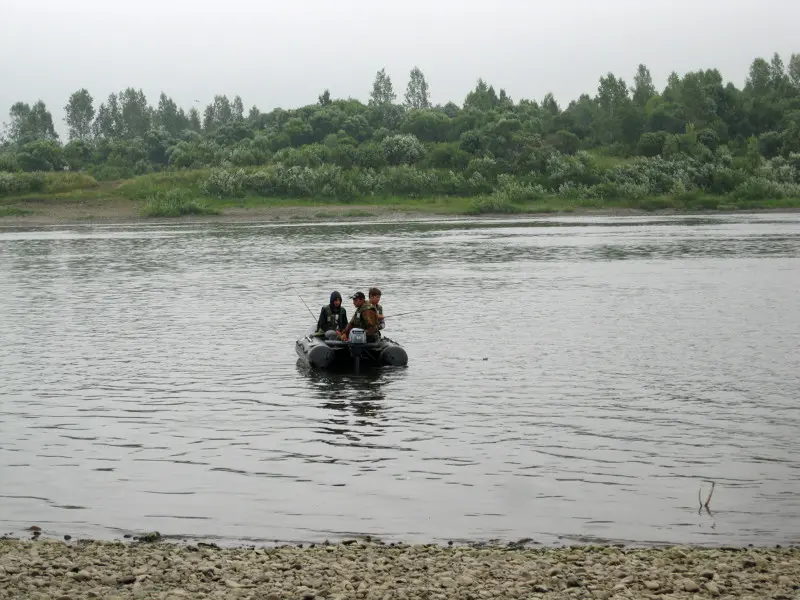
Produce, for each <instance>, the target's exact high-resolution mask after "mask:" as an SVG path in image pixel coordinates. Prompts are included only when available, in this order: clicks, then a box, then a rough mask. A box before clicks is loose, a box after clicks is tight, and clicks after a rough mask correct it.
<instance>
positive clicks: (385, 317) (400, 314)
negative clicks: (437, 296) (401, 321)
mask: <svg viewBox="0 0 800 600" xmlns="http://www.w3.org/2000/svg"><path fill="white" fill-rule="evenodd" d="M416 312H417V311H415V310H412V311H411V312H404V313H399V314H396V315H384V317H383V318H384V319H388V318H389V317H405V316H406V315H413V314H414V313H416Z"/></svg>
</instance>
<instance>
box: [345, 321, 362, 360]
mask: <svg viewBox="0 0 800 600" xmlns="http://www.w3.org/2000/svg"><path fill="white" fill-rule="evenodd" d="M347 341H348V342H349V343H350V353H351V354H352V353H353V350H357V351H358V354H361V352H362V351H363V350H364V346H366V345H367V334H366V332H365V331H364V330H363V329H358V328H357V327H354V328H353V329H351V330H350V337H349V338H348V339H347ZM354 356H355V355H354Z"/></svg>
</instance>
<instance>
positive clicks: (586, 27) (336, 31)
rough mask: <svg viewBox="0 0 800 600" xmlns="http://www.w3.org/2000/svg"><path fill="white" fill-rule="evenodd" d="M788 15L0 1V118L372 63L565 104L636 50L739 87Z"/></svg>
mask: <svg viewBox="0 0 800 600" xmlns="http://www.w3.org/2000/svg"><path fill="white" fill-rule="evenodd" d="M798 23H800V2H798V1H797V0H761V1H758V2H756V1H755V0H735V1H733V0H671V1H670V2H658V3H656V2H645V1H643V0H558V1H556V0H546V1H542V0H492V1H482V2H478V1H476V0H425V1H423V0H405V1H404V2H387V1H385V0H383V1H381V0H371V1H367V0H294V1H292V2H288V1H287V2H278V1H275V0H271V1H270V0H225V1H224V2H222V1H214V2H209V1H207V0H137V1H136V2H133V1H129V0H102V1H101V0H70V1H69V2H64V1H63V0H0V122H4V121H7V120H8V109H9V108H10V107H11V105H12V104H13V103H14V102H17V101H24V102H28V103H29V104H33V103H34V102H36V101H37V100H39V99H41V100H43V101H44V102H45V103H46V104H47V106H48V108H49V109H50V110H51V112H52V113H53V118H54V121H55V124H56V129H57V131H59V133H60V134H61V135H62V136H63V135H64V133H65V131H66V127H65V125H64V122H63V117H64V111H63V106H64V104H66V102H67V99H68V98H69V96H70V94H71V93H72V92H74V91H75V90H77V89H80V88H82V87H85V88H86V89H88V90H89V92H90V93H91V94H92V96H93V97H94V99H95V108H96V107H97V106H98V105H99V104H100V102H101V101H103V100H104V99H105V98H107V97H108V94H109V93H111V92H119V91H121V90H123V89H125V88H126V87H128V86H131V87H134V88H136V89H139V88H141V89H142V90H143V91H144V93H145V95H146V96H147V98H148V101H149V102H150V104H152V105H154V106H155V105H157V103H158V96H159V94H160V93H161V92H162V91H163V92H165V93H166V94H167V95H169V96H171V97H172V98H173V99H174V100H175V101H176V102H177V103H178V105H179V106H182V107H184V108H185V109H187V110H188V109H189V108H191V107H192V106H198V108H200V109H201V111H202V108H203V107H204V106H205V105H206V104H208V103H210V102H211V101H212V99H213V97H214V95H215V94H227V95H228V97H229V98H230V99H231V100H232V99H233V97H234V96H235V95H237V94H239V95H240V96H241V97H242V100H243V101H244V105H245V107H246V109H249V107H250V106H253V105H254V104H255V105H256V106H258V108H259V109H260V110H261V111H262V112H268V111H269V110H272V109H273V108H275V107H282V108H292V107H297V106H302V105H305V104H311V103H313V102H316V100H317V96H318V95H319V94H320V93H321V92H322V91H323V90H324V89H325V88H328V89H330V92H331V95H332V96H333V97H334V98H337V97H353V98H358V99H360V100H362V101H366V100H367V99H368V97H369V92H370V90H371V88H372V81H373V79H374V77H375V73H376V71H378V70H379V69H381V68H385V69H386V72H387V74H388V75H389V76H390V77H391V78H392V82H393V84H394V89H395V92H396V93H397V96H398V100H401V99H402V97H403V93H404V91H405V87H406V84H407V82H408V73H409V71H410V70H411V69H412V68H413V67H414V66H418V67H419V68H420V69H421V70H422V72H423V73H424V74H425V77H426V80H427V82H428V85H429V88H430V95H431V100H432V101H433V102H434V103H442V104H444V103H446V102H448V101H450V100H452V101H454V102H456V103H457V104H459V105H460V104H461V103H462V102H463V100H464V97H465V96H466V94H467V92H469V90H470V89H472V88H473V87H474V86H475V83H476V81H477V79H478V78H479V77H482V78H483V79H484V80H486V81H487V82H488V83H490V84H491V85H493V86H494V87H495V89H496V90H498V91H499V90H500V88H504V89H505V90H506V92H507V93H508V94H509V95H510V96H511V98H512V99H513V100H515V101H518V100H519V99H521V98H529V99H535V100H541V99H542V98H543V97H544V95H545V94H546V93H548V92H552V93H553V95H554V96H555V98H556V100H557V101H558V103H559V105H561V106H562V107H565V106H566V105H567V104H568V103H569V101H570V100H573V99H576V98H577V97H578V96H579V95H580V94H582V93H589V94H591V95H594V94H595V93H596V91H597V84H598V79H599V78H600V76H602V75H604V74H606V73H608V72H613V73H614V74H615V75H618V76H622V77H623V78H624V79H625V80H626V81H627V82H628V83H629V84H631V83H632V82H633V75H634V73H635V72H636V68H637V66H638V65H639V63H644V64H645V65H647V66H648V68H649V69H650V72H651V73H652V75H653V80H654V83H655V84H656V87H657V88H659V89H661V88H663V86H664V84H665V82H666V79H667V76H668V75H669V73H670V72H671V71H676V72H677V73H678V74H683V73H685V72H687V71H693V70H698V69H707V68H718V69H719V70H720V71H721V73H722V75H723V77H724V78H725V80H726V81H732V82H733V83H735V84H736V85H737V86H739V87H741V86H742V85H743V84H744V80H745V78H746V76H747V71H748V69H749V66H750V63H751V62H752V61H753V59H754V58H756V57H763V58H766V59H767V60H769V59H770V58H771V57H772V55H773V53H775V52H777V53H778V54H780V55H781V56H782V58H783V60H784V62H786V63H788V61H789V57H790V55H791V54H792V53H793V52H794V53H800V37H798V36H797V30H798ZM195 101H197V103H196V102H195Z"/></svg>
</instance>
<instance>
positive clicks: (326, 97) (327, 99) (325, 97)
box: [317, 88, 331, 106]
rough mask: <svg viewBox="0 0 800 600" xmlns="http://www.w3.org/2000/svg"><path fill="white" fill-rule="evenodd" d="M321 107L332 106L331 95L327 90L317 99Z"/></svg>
mask: <svg viewBox="0 0 800 600" xmlns="http://www.w3.org/2000/svg"><path fill="white" fill-rule="evenodd" d="M317 101H318V102H319V105H320V106H330V104H331V93H330V91H329V90H328V89H327V88H326V89H325V91H324V92H322V93H321V94H320V95H319V97H318V98H317Z"/></svg>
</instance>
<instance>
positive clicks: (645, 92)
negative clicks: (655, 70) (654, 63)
mask: <svg viewBox="0 0 800 600" xmlns="http://www.w3.org/2000/svg"><path fill="white" fill-rule="evenodd" d="M632 91H633V103H634V104H635V105H636V106H638V107H639V108H641V109H644V107H645V106H646V105H647V101H648V100H650V98H652V97H653V96H655V95H656V88H655V86H654V85H653V77H652V76H651V75H650V70H649V69H648V68H647V67H646V66H644V65H639V68H638V69H637V71H636V75H634V77H633V90H632Z"/></svg>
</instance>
